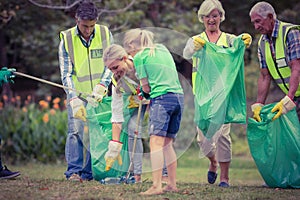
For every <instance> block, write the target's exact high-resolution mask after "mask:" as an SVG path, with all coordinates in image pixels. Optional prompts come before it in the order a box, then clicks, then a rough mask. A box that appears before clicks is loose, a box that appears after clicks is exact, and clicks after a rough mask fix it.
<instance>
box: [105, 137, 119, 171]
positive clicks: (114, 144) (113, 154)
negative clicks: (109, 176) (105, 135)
mask: <svg viewBox="0 0 300 200" xmlns="http://www.w3.org/2000/svg"><path fill="white" fill-rule="evenodd" d="M122 146H123V144H122V143H121V142H119V141H114V140H111V141H109V143H108V151H107V152H106V153H105V156H104V159H105V162H106V166H105V171H109V170H110V169H111V167H112V166H113V164H114V162H115V160H118V164H119V165H122V164H123V163H122V157H121V155H120V152H121V150H122Z"/></svg>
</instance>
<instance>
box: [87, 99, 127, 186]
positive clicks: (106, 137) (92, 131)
mask: <svg viewBox="0 0 300 200" xmlns="http://www.w3.org/2000/svg"><path fill="white" fill-rule="evenodd" d="M87 119H88V122H89V136H90V152H91V160H92V171H93V177H94V179H95V180H98V181H100V180H102V179H105V178H106V177H121V176H124V175H125V174H126V173H127V171H128V167H129V163H130V160H129V154H128V139H127V138H128V136H127V133H126V132H125V131H124V130H122V133H121V136H120V141H121V142H122V143H123V147H122V151H121V156H122V161H123V164H122V165H121V166H120V165H119V164H118V162H117V161H116V162H114V164H113V166H112V168H111V169H110V170H109V171H105V165H106V164H105V159H104V155H105V153H106V151H107V150H108V149H107V147H108V142H109V141H110V140H111V138H112V124H111V121H110V119H111V97H107V98H104V99H103V100H102V102H101V103H99V105H98V107H92V106H89V105H88V106H87Z"/></svg>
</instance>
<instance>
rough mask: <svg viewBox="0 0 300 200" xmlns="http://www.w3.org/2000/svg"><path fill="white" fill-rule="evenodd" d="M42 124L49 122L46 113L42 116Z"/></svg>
mask: <svg viewBox="0 0 300 200" xmlns="http://www.w3.org/2000/svg"><path fill="white" fill-rule="evenodd" d="M43 122H44V123H45V124H46V123H48V122H49V115H48V113H45V114H44V116H43Z"/></svg>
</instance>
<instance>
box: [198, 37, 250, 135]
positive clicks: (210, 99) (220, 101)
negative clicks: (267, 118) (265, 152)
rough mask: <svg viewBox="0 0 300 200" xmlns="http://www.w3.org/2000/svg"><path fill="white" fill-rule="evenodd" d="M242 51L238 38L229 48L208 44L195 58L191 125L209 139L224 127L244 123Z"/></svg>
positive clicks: (243, 47) (241, 42)
mask: <svg viewBox="0 0 300 200" xmlns="http://www.w3.org/2000/svg"><path fill="white" fill-rule="evenodd" d="M244 51H245V45H244V42H243V41H242V40H241V36H239V37H237V38H236V39H235V40H234V42H233V45H232V47H229V48H224V47H221V46H217V45H216V44H214V43H210V42H207V43H206V44H205V46H204V47H203V48H202V50H200V51H198V52H196V53H195V54H194V56H195V57H198V58H199V59H200V62H199V65H198V70H197V74H196V79H195V85H194V87H195V88H194V89H195V98H194V101H195V116H194V121H195V123H196V125H197V126H198V127H199V129H200V130H202V132H203V135H204V136H205V137H206V138H208V139H211V138H212V137H213V135H214V134H215V133H216V131H217V130H219V129H220V127H221V126H222V125H223V124H227V123H246V90H245V83H244Z"/></svg>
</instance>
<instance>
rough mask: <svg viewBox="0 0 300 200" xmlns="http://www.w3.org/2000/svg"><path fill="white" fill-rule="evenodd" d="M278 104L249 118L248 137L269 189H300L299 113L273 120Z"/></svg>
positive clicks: (294, 112) (267, 107)
mask: <svg viewBox="0 0 300 200" xmlns="http://www.w3.org/2000/svg"><path fill="white" fill-rule="evenodd" d="M274 106H275V103H273V104H268V105H265V106H264V107H263V108H262V110H261V118H262V121H261V122H257V121H256V120H255V119H253V118H249V120H248V127H247V138H248V144H249V148H250V152H251V154H252V157H253V159H254V161H255V163H256V166H257V168H258V170H259V172H260V174H261V176H262V178H263V179H264V181H265V182H266V184H267V185H268V186H269V187H280V188H300V124H299V120H298V117H297V113H296V110H295V109H294V110H291V111H290V112H288V113H287V114H285V115H282V116H280V117H279V118H278V119H276V120H274V121H272V118H273V117H274V115H275V114H274V113H271V110H272V108H273V107H274Z"/></svg>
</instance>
